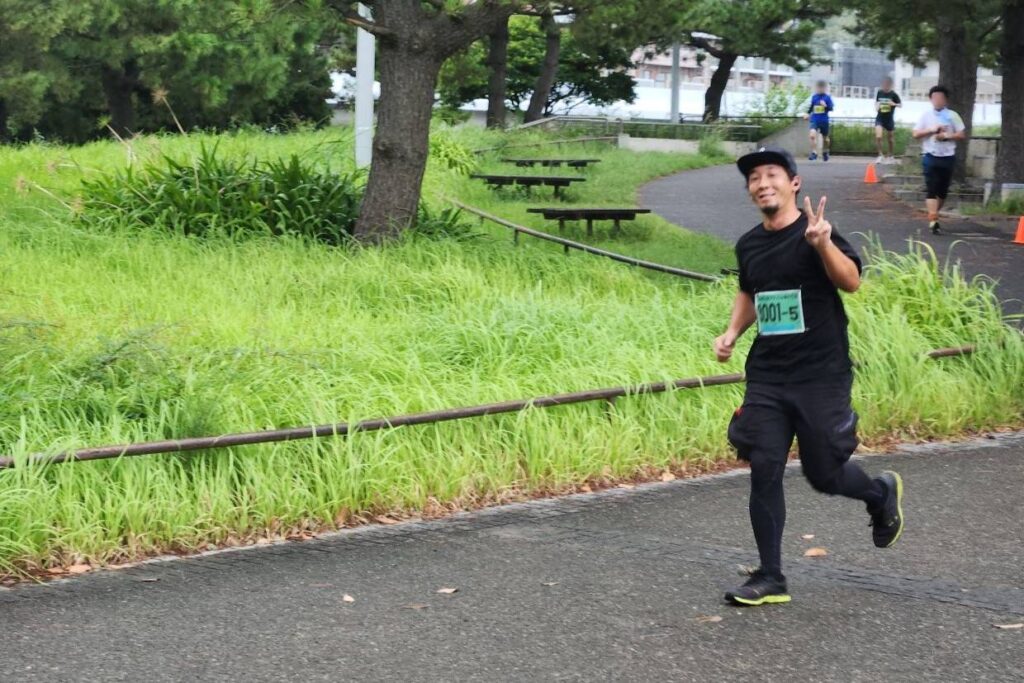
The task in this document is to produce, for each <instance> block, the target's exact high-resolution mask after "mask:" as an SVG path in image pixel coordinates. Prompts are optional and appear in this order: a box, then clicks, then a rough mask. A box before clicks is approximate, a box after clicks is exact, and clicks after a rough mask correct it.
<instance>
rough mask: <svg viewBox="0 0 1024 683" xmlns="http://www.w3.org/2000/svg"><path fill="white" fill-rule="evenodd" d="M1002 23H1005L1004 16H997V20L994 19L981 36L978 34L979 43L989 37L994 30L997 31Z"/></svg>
mask: <svg viewBox="0 0 1024 683" xmlns="http://www.w3.org/2000/svg"><path fill="white" fill-rule="evenodd" d="M1002 23H1003V18H1002V17H997V18H996V20H995V21H993V22H992V24H991V25H990V26H989V27H988V28H987V29H985V30H984V31H983V32H982V33H981V35H980V36H978V43H981V42H982V41H984V40H985V39H986V38H988V36H989V34H990V33H992V32H993V31H995V30H996V29H997V28H999V25H1000V24H1002Z"/></svg>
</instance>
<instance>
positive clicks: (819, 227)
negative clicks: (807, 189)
mask: <svg viewBox="0 0 1024 683" xmlns="http://www.w3.org/2000/svg"><path fill="white" fill-rule="evenodd" d="M826 199H827V197H822V198H821V201H820V202H818V211H817V212H815V211H814V208H813V206H812V205H811V198H810V197H804V211H805V212H807V232H805V233H804V237H806V238H807V241H808V243H810V245H811V246H812V247H814V248H815V249H817V250H818V251H821V250H822V249H824V248H825V247H827V246H828V245H829V243H830V242H831V241H832V224H831V223H829V222H828V221H827V220H825V200H826Z"/></svg>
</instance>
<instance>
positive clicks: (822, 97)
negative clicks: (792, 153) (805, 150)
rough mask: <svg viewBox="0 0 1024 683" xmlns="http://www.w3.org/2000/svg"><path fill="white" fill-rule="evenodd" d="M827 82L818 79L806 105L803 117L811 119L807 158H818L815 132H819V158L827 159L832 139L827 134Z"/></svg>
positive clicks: (829, 108) (829, 104)
mask: <svg viewBox="0 0 1024 683" xmlns="http://www.w3.org/2000/svg"><path fill="white" fill-rule="evenodd" d="M826 90H828V83H826V82H825V81H818V82H817V84H816V85H815V92H814V94H813V95H811V103H810V105H808V107H807V113H806V114H804V118H805V119H810V120H811V131H810V138H811V153H810V154H809V155H807V158H808V159H809V160H811V161H814V160H815V159H817V158H818V140H817V134H818V133H821V160H822V161H828V152H829V147H830V146H831V144H832V139H831V138H830V137H829V136H828V114H829V112H830V111H832V109H833V106H832V98H831V97H829V95H828V93H827V92H826Z"/></svg>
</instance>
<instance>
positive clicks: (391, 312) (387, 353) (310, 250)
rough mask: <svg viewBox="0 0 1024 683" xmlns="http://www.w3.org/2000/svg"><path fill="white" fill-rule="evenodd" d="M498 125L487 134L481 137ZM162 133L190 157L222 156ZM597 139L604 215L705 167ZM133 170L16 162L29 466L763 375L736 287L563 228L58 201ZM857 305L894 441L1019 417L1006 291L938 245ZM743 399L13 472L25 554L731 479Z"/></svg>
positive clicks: (103, 553) (7, 534)
mask: <svg viewBox="0 0 1024 683" xmlns="http://www.w3.org/2000/svg"><path fill="white" fill-rule="evenodd" d="M454 135H461V134H460V133H455V134H454ZM487 135H490V134H488V133H476V132H470V133H466V139H463V142H464V143H465V144H467V145H470V146H475V145H476V139H481V138H484V137H485V136H487ZM471 136H476V139H470V137H471ZM331 140H332V138H331V137H330V134H329V133H328V134H316V135H307V136H296V137H295V138H293V139H291V140H287V139H279V138H268V140H267V146H265V147H264V146H261V145H260V142H261V141H260V140H259V139H258V138H255V137H248V136H246V135H239V136H225V139H224V140H222V142H221V147H220V149H222V150H224V149H231V150H233V151H232V153H234V154H237V155H240V156H243V155H247V154H255V155H257V156H265V155H267V154H271V155H273V154H279V155H287V154H289V153H291V152H292V151H294V150H295V149H296V148H306V149H308V150H310V151H309V152H308V154H310V155H313V154H328V153H330V150H331V149H332V148H331V147H330V146H329V145H331V144H334V143H332V142H331ZM140 144H153V147H154V151H153V153H154V154H155V153H159V154H167V153H170V154H178V155H183V156H187V155H188V154H190V153H194V151H195V150H196V149H198V144H199V141H196V140H180V139H170V138H167V139H158V140H157V141H156V142H155V143H150V142H143V143H140ZM343 144H344V143H342V144H338V145H337V147H342V146H343ZM481 146H482V145H481ZM157 148H158V149H157ZM268 148H270V151H268ZM587 152H588V154H589V153H597V154H600V155H601V158H602V159H604V160H605V161H604V162H603V163H602V164H601V165H599V166H600V169H599V170H595V171H594V173H593V175H590V176H588V177H590V178H592V180H593V184H592V185H591V184H590V183H585V184H584V185H586V186H588V187H587V189H586V190H580V192H581V195H578V196H577V197H576V200H577V201H583V200H591V201H597V199H598V198H601V199H604V200H605V201H608V202H620V201H629V200H631V199H632V194H631V193H632V192H633V191H634V188H635V187H636V185H637V184H639V183H640V182H642V181H643V180H645V179H646V178H649V177H653V176H654V175H658V174H660V173H666V172H670V171H672V170H677V169H678V168H680V167H685V166H686V165H697V164H700V163H706V160H703V159H700V158H695V157H681V156H678V155H676V156H673V155H631V154H629V153H627V152H622V151H619V150H610V149H608V148H600V149H596V148H595V149H588V150H587ZM123 155H124V150H123V149H122V148H118V147H115V146H113V145H106V146H104V145H93V146H90V147H89V148H88V149H86V150H81V149H76V150H66V149H59V148H53V149H49V148H39V147H28V148H25V149H22V150H17V151H12V150H2V151H0V193H3V192H6V193H7V194H6V195H4V196H2V197H0V199H2V200H3V202H4V204H3V207H4V208H3V210H2V211H0V221H2V224H0V274H2V280H0V282H2V293H0V396H2V397H3V399H4V400H3V401H2V402H0V450H2V451H3V452H4V453H8V454H13V455H15V456H16V457H17V458H19V460H22V461H23V459H24V457H25V456H26V455H28V454H30V453H36V452H56V451H59V450H62V449H66V448H74V447H79V446H84V445H99V444H107V443H124V442H130V441H139V440H145V439H157V438H177V437H186V436H195V435H206V434H216V433H221V432H231V431H241V430H250V429H260V428H266V427H276V426H289V425H308V424H313V423H325V422H335V421H356V420H359V419H365V418H370V417H379V416H386V415H394V414H399V413H406V412H413V411H420V410H429V409H437V408H444V407H452V406H459V405H470V404H477V403H484V402H491V401H499V400H504V399H511V398H526V397H530V396H536V395H542V394H549V393H557V392H564V391H573V390H581V389H588V388H595V387H601V386H612V385H621V384H632V383H638V382H644V381H650V380H660V379H672V378H678V377H685V376H695V375H706V374H714V373H720V372H733V371H737V370H739V369H740V367H741V366H740V362H739V360H735V361H733V362H731V363H729V364H727V365H725V366H721V365H719V364H718V363H716V362H714V360H713V356H712V354H711V351H710V342H711V339H712V338H713V337H714V336H715V335H716V334H717V333H719V332H720V331H721V329H722V327H723V326H724V324H725V321H726V318H727V316H728V312H729V306H730V303H731V300H732V296H733V292H734V286H735V284H734V283H733V282H729V281H726V282H722V283H719V284H715V285H710V286H707V285H698V284H694V283H690V282H687V281H681V280H678V279H673V278H670V277H668V276H662V275H655V274H644V273H641V272H638V271H636V270H634V269H632V268H628V267H624V266H622V265H619V264H615V263H612V262H608V261H604V260H601V259H596V258H590V257H586V256H583V255H580V254H574V255H572V256H568V257H567V256H564V255H563V254H562V253H561V252H560V251H558V250H554V249H552V248H551V247H550V246H549V245H547V244H545V243H539V242H536V241H529V240H524V241H522V243H521V244H520V245H519V246H518V247H514V246H513V245H512V243H511V240H510V239H509V237H508V235H507V234H503V233H498V232H496V231H494V230H492V229H490V228H481V229H480V230H481V232H482V236H481V237H477V238H475V239H472V240H425V239H419V238H415V237H414V238H411V239H408V240H406V241H404V242H402V243H399V244H396V245H393V246H391V247H388V248H386V249H383V250H381V249H359V248H351V249H338V248H333V247H330V246H327V245H323V244H318V243H315V242H312V241H309V240H303V239H298V238H294V237H288V236H285V237H279V238H269V237H254V238H252V239H248V240H244V241H238V240H228V239H217V238H211V239H205V240H197V239H191V238H186V237H184V236H182V235H179V234H171V233H165V232H162V231H152V232H139V231H133V232H126V231H111V232H103V233H97V232H95V231H92V230H88V229H82V228H77V227H75V225H74V224H73V223H71V222H70V221H69V220H68V212H67V211H66V210H65V209H64V208H63V207H62V206H61V205H60V204H59V203H58V202H57V201H56V200H55V199H52V198H50V197H49V196H47V195H46V194H44V193H42V192H41V191H40V190H39V189H37V187H36V186H37V185H39V186H42V187H49V188H53V189H52V191H53V192H55V194H56V196H57V197H59V198H60V200H61V201H64V202H66V203H72V202H74V196H75V191H76V188H77V179H79V178H80V177H81V176H82V175H88V174H89V173H90V171H84V170H82V168H84V167H85V163H86V161H89V162H90V163H92V164H93V165H94V166H95V167H97V168H112V167H116V166H119V165H121V164H123V163H124V157H123ZM338 156H339V158H343V156H344V155H343V154H339V155H338ZM325 161H326V160H325ZM482 163H484V164H489V163H496V162H495V161H494V159H493V158H484V159H483V160H482ZM51 164H52V165H51ZM62 164H67V165H66V166H65V165H62ZM443 166H444V165H443V164H440V165H434V166H432V167H431V169H430V171H429V175H428V179H427V190H428V192H429V193H432V196H437V197H439V196H442V195H450V194H454V195H457V196H459V197H460V198H461V199H462V200H463V201H467V202H468V203H478V204H483V205H484V206H485V208H489V209H492V210H495V211H496V212H498V213H501V214H502V215H506V216H509V217H511V218H513V219H517V218H518V219H523V220H526V218H527V217H526V216H525V215H524V214H523V209H524V208H525V207H526V206H528V205H529V202H528V201H527V200H526V198H522V197H516V196H509V197H501V196H498V195H495V194H493V193H492V192H491V191H490V190H487V189H486V188H483V187H481V186H479V185H478V184H476V183H474V182H472V181H471V180H469V179H467V178H465V177H463V176H461V175H459V174H458V173H456V172H453V171H451V170H450V169H447V168H443ZM19 177H20V178H21V182H20V184H18V186H17V187H15V182H16V181H17V179H18V178H19ZM44 182H45V183H46V184H45V185H44ZM583 192H587V193H590V192H593V193H594V194H587V195H583V194H582V193H583ZM530 220H535V218H533V217H530ZM645 226H646V227H645ZM633 230H634V231H635V232H634V234H632V235H631V236H630V235H627V237H626V238H625V239H624V240H623V241H622V242H621V243H620V244H619V245H618V247H619V248H620V250H626V249H634V250H637V251H641V250H642V249H643V248H644V245H647V248H651V249H655V250H658V251H659V252H660V253H661V255H662V256H664V257H665V259H655V260H673V259H678V261H677V262H681V263H680V265H688V266H690V267H694V265H695V264H703V265H704V266H706V267H707V268H708V269H710V268H711V267H712V266H713V265H715V264H717V263H721V262H724V260H725V259H727V258H728V251H729V250H728V248H727V247H724V246H721V245H717V243H715V244H710V245H709V246H707V247H706V248H704V249H705V252H704V253H703V254H701V253H700V251H701V249H702V247H701V246H700V245H701V244H703V243H704V238H698V237H691V236H689V235H688V234H687V233H685V232H683V231H676V232H670V230H669V228H668V227H667V226H665V225H663V224H660V223H658V222H656V221H651V222H649V223H641V224H640V225H639V226H634V228H633ZM641 231H645V232H643V234H641ZM695 253H697V254H698V255H697V256H695V255H694V254H695ZM847 301H848V304H849V311H850V316H851V320H852V326H853V329H852V339H853V349H854V355H855V357H856V359H857V361H858V363H859V373H858V382H857V384H856V389H855V391H856V396H855V400H856V402H857V407H858V409H859V411H860V412H861V413H862V415H863V422H862V425H863V431H864V434H865V435H866V436H867V437H869V438H879V437H888V436H892V435H898V436H899V435H903V436H905V435H910V436H913V437H930V436H946V435H951V434H956V433H959V432H961V431H963V430H970V429H981V428H986V427H994V426H999V425H1007V424H1015V425H1016V424H1020V422H1021V415H1022V413H1024V386H1022V384H1024V383H1022V382H1021V377H1022V376H1024V343H1022V341H1021V337H1020V335H1019V333H1017V332H1014V331H1011V330H1010V329H1009V328H1007V327H1006V326H1005V325H1003V323H1002V322H1001V319H1000V312H999V309H998V305H997V303H996V301H995V299H994V297H993V295H992V292H991V290H990V288H989V287H988V286H987V285H985V284H984V283H983V282H977V283H972V284H966V283H964V282H963V280H962V279H960V278H959V276H958V274H957V273H956V272H954V271H950V270H943V269H941V268H938V267H937V266H935V264H933V263H931V262H929V261H928V260H927V259H923V258H921V257H919V256H916V255H912V256H904V257H896V256H890V257H888V258H886V259H876V260H875V265H873V266H872V269H871V271H870V273H869V276H868V279H867V281H866V282H865V285H864V287H863V288H862V290H861V292H859V293H858V294H857V295H855V296H852V297H848V299H847ZM749 341H750V340H749V339H745V340H744V342H743V344H744V346H743V348H741V349H740V352H739V353H738V354H737V357H738V358H742V357H743V356H744V355H745V349H746V346H745V345H746V344H749ZM969 342H977V343H978V344H979V345H980V347H981V349H980V352H979V353H978V354H977V355H976V356H973V357H968V358H961V359H944V360H938V361H934V360H925V359H923V357H922V355H921V354H922V352H923V351H924V350H927V349H929V348H933V347H936V346H947V345H953V344H961V343H969ZM741 392H742V388H741V387H738V386H729V387H717V388H711V389H707V390H702V391H678V392H672V393H670V394H667V395H659V396H643V397H631V398H625V399H620V400H618V401H617V402H616V403H615V405H614V407H611V408H609V407H608V406H607V405H605V404H603V403H601V404H585V405H577V406H566V407H560V408H554V409H549V410H528V411H525V412H522V413H518V414H510V415H504V416H495V417H488V418H481V419H474V420H468V421H462V422H452V423H445V424H441V425H434V426H422V427H412V428H402V429H397V430H393V431H383V432H375V433H370V434H361V435H356V436H353V437H351V438H347V439H321V440H317V441H314V442H308V441H307V442H295V443H286V444H275V445H266V446H255V447H246V448H235V449H230V450H225V451H218V452H200V453H195V454H191V455H180V456H178V455H175V456H156V457H143V458H135V459H126V460H123V461H106V462H96V463H83V464H66V465H62V466H55V467H49V468H44V467H36V466H27V467H18V468H16V469H13V470H8V471H4V472H0V566H2V567H4V568H14V567H18V568H30V567H33V566H40V565H50V564H55V563H59V562H67V561H73V560H77V559H83V558H84V559H88V560H91V561H109V560H114V559H118V558H125V557H135V556H139V555H142V554H149V553H155V552H162V551H166V550H168V549H193V548H200V547H204V546H205V545H206V544H208V543H221V542H229V543H230V542H236V541H237V539H239V538H245V537H252V536H255V535H259V534H262V533H283V532H284V531H285V530H287V529H290V528H294V527H313V526H322V525H327V526H330V525H332V524H335V523H340V522H343V521H346V520H351V519H353V518H355V517H358V516H363V515H372V514H376V513H379V512H384V511H388V510H394V509H399V508H402V509H424V508H431V507H436V506H439V505H452V504H470V503H473V502H478V501H481V500H492V499H496V498H500V497H502V496H504V495H507V494H508V492H509V491H523V492H530V491H546V490H552V489H555V488H558V487H562V486H566V485H572V484H574V483H579V482H582V481H585V480H589V479H595V478H609V477H624V476H631V475H634V474H636V473H638V472H646V471H649V470H650V468H662V467H674V466H681V465H683V464H685V463H704V464H708V465H710V464H712V463H714V462H716V461H717V460H719V459H721V458H724V457H729V450H728V447H727V445H726V442H725V438H724V429H725V424H726V421H727V420H728V417H729V415H730V413H731V410H732V408H733V407H734V406H735V405H736V404H737V402H738V401H739V400H740V396H741Z"/></svg>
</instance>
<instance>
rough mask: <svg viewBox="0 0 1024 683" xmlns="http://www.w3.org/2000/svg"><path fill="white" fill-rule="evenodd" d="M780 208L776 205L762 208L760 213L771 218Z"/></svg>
mask: <svg viewBox="0 0 1024 683" xmlns="http://www.w3.org/2000/svg"><path fill="white" fill-rule="evenodd" d="M781 208H782V207H780V206H779V205H778V204H775V205H772V206H762V207H761V213H762V214H764V215H765V216H767V217H768V218H771V217H772V216H774V215H775V214H777V213H778V212H779V209H781Z"/></svg>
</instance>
